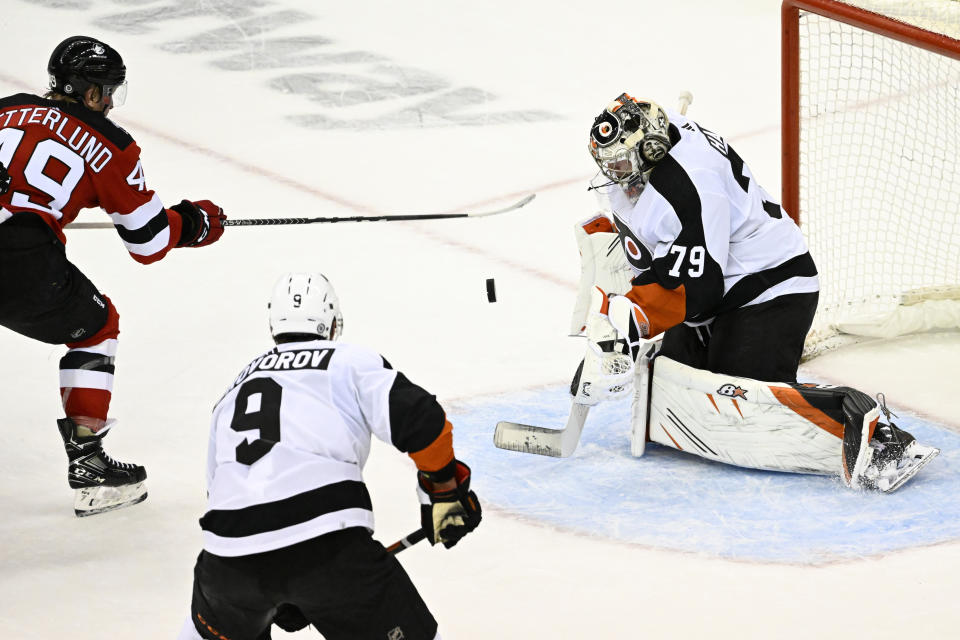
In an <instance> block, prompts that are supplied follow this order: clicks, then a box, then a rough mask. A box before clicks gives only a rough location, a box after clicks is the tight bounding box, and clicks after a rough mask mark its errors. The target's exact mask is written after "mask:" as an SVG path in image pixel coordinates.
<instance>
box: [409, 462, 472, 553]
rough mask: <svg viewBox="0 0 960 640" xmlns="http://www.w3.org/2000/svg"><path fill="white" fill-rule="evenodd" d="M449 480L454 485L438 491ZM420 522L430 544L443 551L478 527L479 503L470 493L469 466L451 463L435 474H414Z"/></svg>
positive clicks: (423, 472) (424, 472)
mask: <svg viewBox="0 0 960 640" xmlns="http://www.w3.org/2000/svg"><path fill="white" fill-rule="evenodd" d="M451 481H454V482H456V486H453V487H451V488H440V487H441V486H444V485H448V484H450V483H451ZM417 497H418V498H419V499H420V523H421V526H422V528H423V531H424V533H426V534H427V540H429V541H430V544H431V545H434V544H437V543H442V544H443V546H445V547H446V548H447V549H449V548H450V547H452V546H454V545H455V544H457V543H458V542H460V539H461V538H462V537H463V536H465V535H467V534H468V533H470V532H471V531H473V530H474V529H476V528H477V525H479V524H480V518H481V510H480V500H478V499H477V494H475V493H474V492H473V491H470V467H468V466H467V465H465V464H464V463H462V462H460V461H459V460H453V461H451V462H450V464H448V465H447V466H446V467H444V468H443V469H440V470H439V471H433V472H426V471H420V472H418V473H417Z"/></svg>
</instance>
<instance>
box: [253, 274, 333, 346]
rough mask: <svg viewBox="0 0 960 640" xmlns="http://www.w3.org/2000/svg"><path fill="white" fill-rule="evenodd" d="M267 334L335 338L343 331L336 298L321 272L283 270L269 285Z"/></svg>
mask: <svg viewBox="0 0 960 640" xmlns="http://www.w3.org/2000/svg"><path fill="white" fill-rule="evenodd" d="M268 307H269V309H270V334H271V335H272V336H273V337H274V338H276V337H277V336H279V335H282V334H305V335H315V336H318V337H320V338H323V339H325V340H336V339H337V338H339V337H340V334H342V333H343V316H342V315H341V314H340V301H339V300H338V299H337V294H336V293H335V292H334V290H333V286H332V285H331V284H330V281H329V280H327V278H326V276H324V275H323V274H322V273H287V274H284V275H283V276H282V277H281V278H280V279H279V280H277V284H276V285H275V286H274V287H273V297H272V298H271V299H270V304H269V305H268Z"/></svg>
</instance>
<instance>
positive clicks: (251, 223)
mask: <svg viewBox="0 0 960 640" xmlns="http://www.w3.org/2000/svg"><path fill="white" fill-rule="evenodd" d="M536 197H537V194H535V193H531V194H530V195H528V196H525V197H524V198H522V199H521V200H518V201H517V202H514V203H513V204H512V205H510V206H508V207H503V208H502V209H496V210H494V211H476V212H471V213H415V214H410V215H383V216H347V217H340V218H241V219H227V220H224V221H223V226H225V227H260V226H274V225H281V224H313V223H317V222H400V221H412V220H446V219H448V218H484V217H486V216H495V215H498V214H501V213H507V212H509V211H516V210H517V209H520V208H522V207H525V206H526V205H528V204H529V203H530V201H531V200H533V199H534V198H536ZM67 227H68V228H70V229H113V228H114V224H113V223H112V222H71V223H70V224H68V225H67Z"/></svg>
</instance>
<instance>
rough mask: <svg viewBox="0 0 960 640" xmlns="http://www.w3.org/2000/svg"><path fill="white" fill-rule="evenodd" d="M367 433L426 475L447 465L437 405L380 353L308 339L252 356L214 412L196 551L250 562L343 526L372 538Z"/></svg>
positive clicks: (448, 441) (446, 435)
mask: <svg viewBox="0 0 960 640" xmlns="http://www.w3.org/2000/svg"><path fill="white" fill-rule="evenodd" d="M371 434H373V435H376V436H377V437H378V438H379V439H381V440H383V441H384V442H386V443H388V444H392V445H393V446H394V447H396V448H397V449H399V450H401V451H405V452H408V453H410V454H411V457H412V458H413V459H414V461H415V462H416V463H417V466H418V467H419V468H421V469H424V470H434V469H438V468H441V467H443V466H444V465H445V464H447V463H449V461H450V460H452V459H453V446H452V427H451V426H450V423H449V422H447V420H446V416H445V414H444V412H443V409H442V408H441V407H440V405H439V404H438V403H437V402H436V399H435V398H434V396H432V395H430V394H429V393H427V392H426V391H425V390H423V389H422V388H421V387H419V386H417V385H415V384H413V383H412V382H410V381H409V380H408V379H407V378H406V377H405V376H404V375H403V374H402V373H400V372H397V371H395V370H393V369H392V368H391V366H390V364H389V363H388V362H387V361H386V360H385V359H384V358H383V357H381V356H380V355H379V354H377V353H375V352H373V351H371V350H368V349H366V348H363V347H360V346H357V345H352V344H348V343H342V342H329V341H325V340H315V341H310V342H292V343H285V344H280V345H278V346H277V347H275V348H274V349H271V350H270V351H268V352H267V353H264V354H263V355H261V356H259V357H257V358H256V359H254V360H253V361H252V362H251V363H250V364H249V365H247V366H246V367H245V368H244V369H243V371H242V372H241V373H240V375H239V376H238V377H237V379H236V380H235V381H234V383H233V385H232V386H231V387H230V389H229V390H228V391H227V392H226V394H225V395H224V396H223V397H222V398H221V400H220V402H219V403H218V404H217V406H216V407H215V409H214V411H213V417H212V420H211V427H210V444H209V453H208V465H207V486H208V511H207V512H206V514H205V515H204V516H203V518H201V520H200V525H201V527H202V529H203V539H204V545H203V546H204V549H206V550H207V551H208V552H210V553H213V554H216V555H221V556H238V555H249V554H253V553H260V552H263V551H269V550H272V549H278V548H281V547H285V546H289V545H291V544H296V543H297V542H302V541H304V540H308V539H310V538H315V537H317V536H319V535H322V534H324V533H328V532H331V531H336V530H338V529H343V528H346V527H356V526H360V527H366V528H367V529H370V530H371V531H372V530H373V528H374V520H373V511H372V507H371V502H370V495H369V493H368V492H367V488H366V486H365V485H364V483H363V477H362V474H361V473H362V470H363V467H364V465H365V464H366V461H367V457H368V455H369V453H370V439H371Z"/></svg>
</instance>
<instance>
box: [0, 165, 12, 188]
mask: <svg viewBox="0 0 960 640" xmlns="http://www.w3.org/2000/svg"><path fill="white" fill-rule="evenodd" d="M9 190H10V174H9V173H7V168H6V167H5V166H4V165H3V163H2V162H0V196H2V195H3V194H5V193H6V192H7V191H9Z"/></svg>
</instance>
